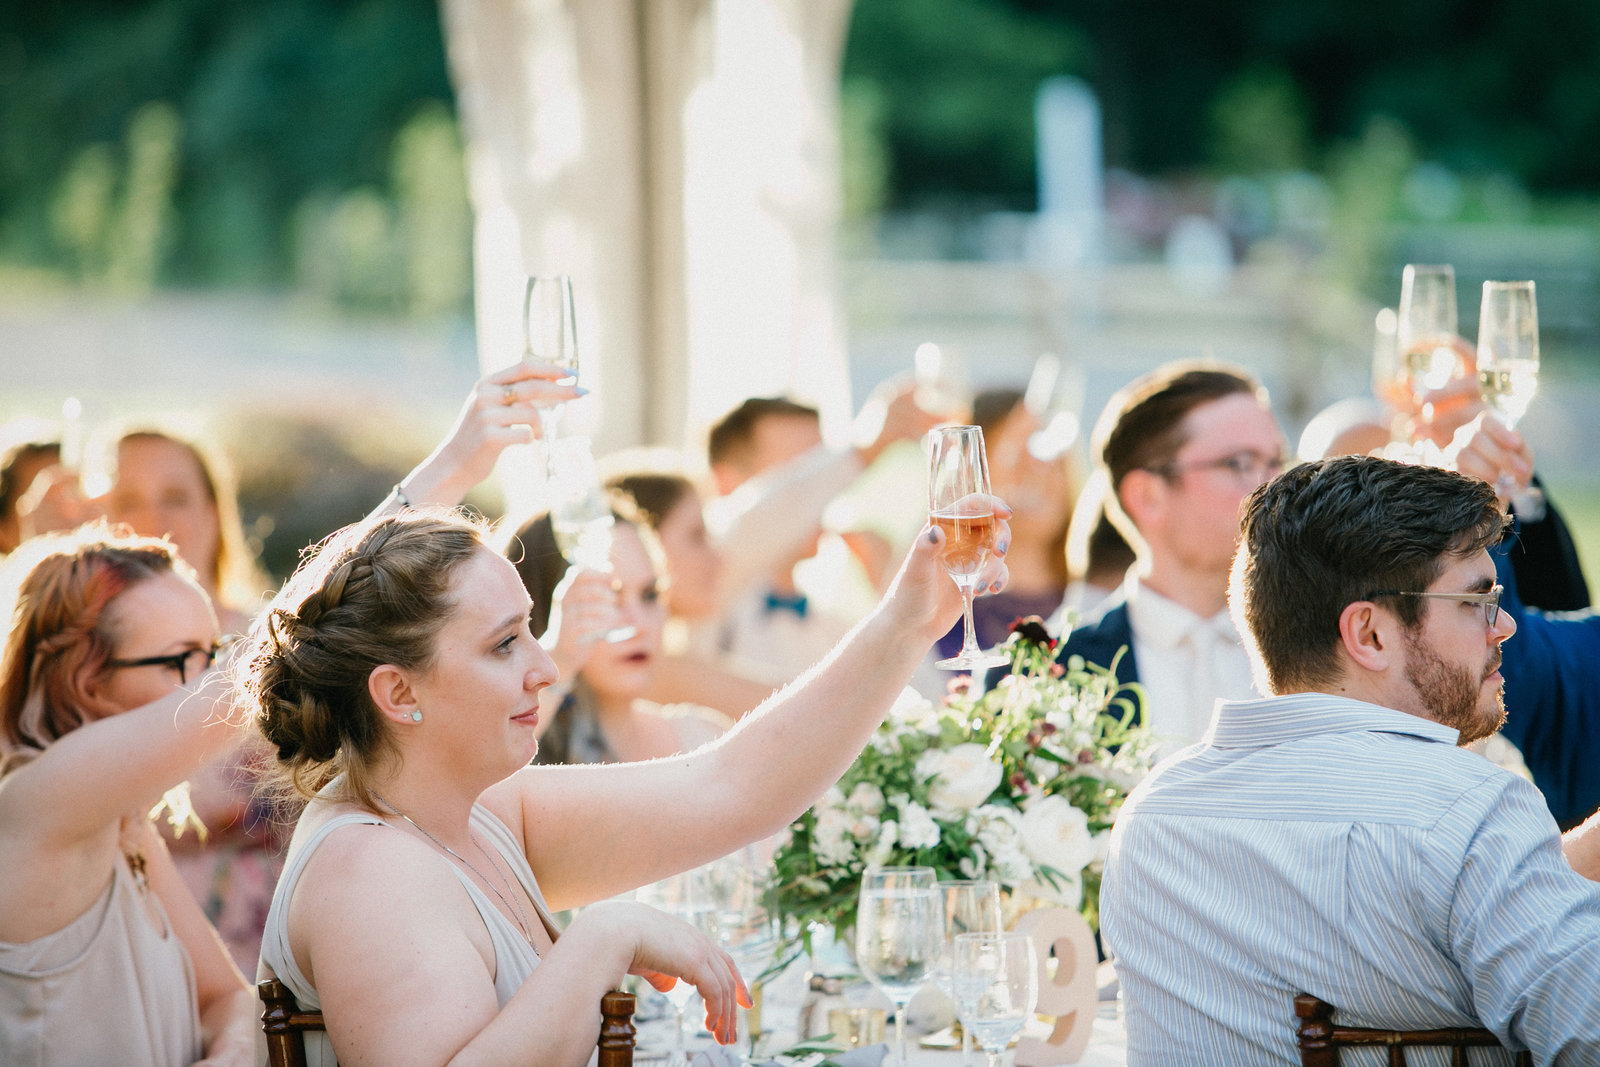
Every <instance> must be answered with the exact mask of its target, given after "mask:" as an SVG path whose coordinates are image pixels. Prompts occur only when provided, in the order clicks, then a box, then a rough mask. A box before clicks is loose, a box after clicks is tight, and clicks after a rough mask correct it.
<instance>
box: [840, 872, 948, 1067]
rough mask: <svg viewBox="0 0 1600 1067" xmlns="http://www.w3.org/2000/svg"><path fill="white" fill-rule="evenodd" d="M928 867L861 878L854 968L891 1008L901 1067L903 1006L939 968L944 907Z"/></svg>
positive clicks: (903, 1049)
mask: <svg viewBox="0 0 1600 1067" xmlns="http://www.w3.org/2000/svg"><path fill="white" fill-rule="evenodd" d="M934 878H935V875H934V870H933V868H932V867H874V868H871V869H869V870H867V871H866V873H864V874H863V875H862V876H861V900H860V903H859V905H858V906H857V910H856V964H857V966H859V967H860V968H861V972H862V973H863V974H865V975H866V976H867V978H868V979H869V980H870V981H871V982H872V984H873V985H875V986H877V987H878V989H879V990H880V991H881V992H882V993H883V995H884V996H886V997H888V998H889V1000H890V1001H891V1002H892V1003H893V1004H894V1036H895V1062H896V1063H898V1064H899V1067H906V1018H905V1017H906V1005H907V1004H908V1003H910V1001H911V997H912V995H913V994H914V993H916V991H917V990H918V989H919V988H921V986H922V983H923V982H925V981H927V980H928V978H929V977H931V975H932V973H933V970H934V968H936V967H938V965H939V953H940V951H941V950H942V949H943V947H944V905H943V902H942V899H941V897H940V895H939V890H938V888H937V887H936V885H935V882H934Z"/></svg>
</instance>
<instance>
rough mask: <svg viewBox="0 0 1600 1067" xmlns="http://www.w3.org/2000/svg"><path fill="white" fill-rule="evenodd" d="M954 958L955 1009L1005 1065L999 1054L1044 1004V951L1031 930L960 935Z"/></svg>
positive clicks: (992, 1063)
mask: <svg viewBox="0 0 1600 1067" xmlns="http://www.w3.org/2000/svg"><path fill="white" fill-rule="evenodd" d="M951 954H952V957H953V959H954V966H955V970H954V979H953V982H954V986H955V991H956V1013H957V1014H958V1015H960V1017H961V1025H962V1026H963V1027H965V1028H966V1029H967V1030H969V1031H971V1032H972V1034H973V1035H974V1036H975V1037H976V1038H977V1040H978V1043H979V1044H980V1045H982V1046H983V1050H984V1052H986V1053H988V1056H989V1067H1000V1054H1001V1053H1002V1052H1004V1051H1005V1049H1006V1046H1007V1045H1009V1044H1010V1043H1011V1041H1012V1040H1013V1039H1014V1038H1015V1037H1016V1036H1017V1035H1018V1034H1020V1033H1022V1028H1023V1026H1024V1025H1026V1023H1027V1021H1028V1016H1030V1015H1032V1014H1033V1012H1034V1009H1035V1008H1037V1007H1038V1005H1039V956H1038V953H1037V952H1036V951H1035V950H1034V947H1033V939H1032V938H1030V937H1029V936H1028V935H1027V934H997V933H989V934H959V935H957V936H956V938H955V945H954V947H953V948H952V950H951Z"/></svg>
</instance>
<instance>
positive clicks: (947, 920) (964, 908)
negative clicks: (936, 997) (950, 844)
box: [933, 879, 1001, 1063]
mask: <svg viewBox="0 0 1600 1067" xmlns="http://www.w3.org/2000/svg"><path fill="white" fill-rule="evenodd" d="M939 892H940V894H941V895H942V896H943V897H944V936H945V944H944V951H943V952H942V953H940V955H939V968H938V970H936V971H935V972H934V975H933V983H934V985H936V986H938V987H939V991H940V992H941V993H943V994H944V995H945V996H947V997H949V998H950V999H951V1001H954V1000H955V996H956V994H955V987H954V985H953V984H952V978H953V975H954V968H955V957H954V955H953V949H954V947H955V939H956V938H957V937H959V936H960V935H962V934H996V933H999V932H1000V929H1001V925H1000V885H999V883H997V882H985V881H976V880H972V879H956V880H952V881H948V882H940V883H939ZM961 1061H962V1062H963V1063H970V1062H972V1032H971V1031H970V1030H968V1029H967V1028H966V1027H964V1026H963V1027H962V1028H961Z"/></svg>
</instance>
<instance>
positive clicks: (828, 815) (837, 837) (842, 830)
mask: <svg viewBox="0 0 1600 1067" xmlns="http://www.w3.org/2000/svg"><path fill="white" fill-rule="evenodd" d="M849 835H850V818H849V816H847V815H846V814H845V813H844V812H843V811H841V810H840V809H839V808H827V809H825V810H824V811H822V812H821V813H819V814H818V815H817V826H816V829H815V830H813V831H812V841H813V846H812V847H813V848H814V849H815V850H816V853H817V859H818V860H820V861H821V862H822V863H823V864H824V865H825V866H837V865H839V864H843V863H846V862H848V861H849V859H850V857H851V856H852V855H854V854H855V845H854V843H853V842H851V841H850V839H849Z"/></svg>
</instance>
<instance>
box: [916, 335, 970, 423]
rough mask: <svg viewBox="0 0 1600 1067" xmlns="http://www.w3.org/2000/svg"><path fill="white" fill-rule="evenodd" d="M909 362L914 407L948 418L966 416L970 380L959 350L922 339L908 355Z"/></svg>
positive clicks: (968, 405)
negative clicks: (915, 390)
mask: <svg viewBox="0 0 1600 1067" xmlns="http://www.w3.org/2000/svg"><path fill="white" fill-rule="evenodd" d="M911 365H912V368H913V371H912V373H913V375H914V377H915V381H916V386H917V392H916V403H917V407H919V408H921V409H922V410H923V411H926V412H930V413H932V414H935V415H942V416H944V417H946V418H950V419H960V418H969V417H970V416H968V415H967V412H968V411H970V410H971V409H972V382H971V379H969V378H968V376H967V361H966V359H965V358H963V357H962V355H961V352H960V350H958V349H955V348H949V347H942V346H940V345H936V344H934V343H933V342H932V341H924V342H923V343H922V344H920V345H918V346H917V351H916V353H915V354H914V355H913V356H912V357H911Z"/></svg>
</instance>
